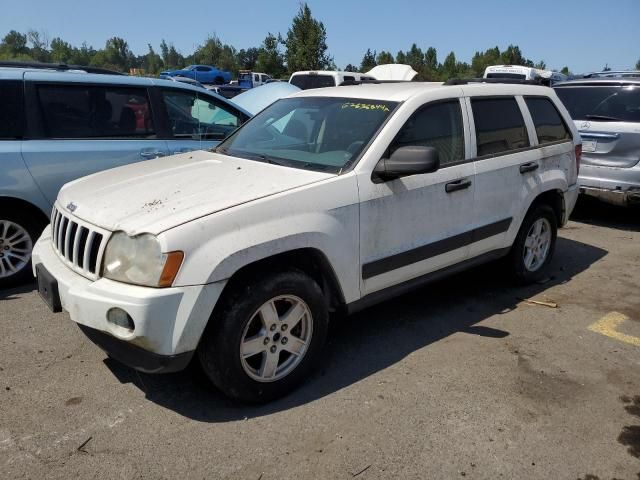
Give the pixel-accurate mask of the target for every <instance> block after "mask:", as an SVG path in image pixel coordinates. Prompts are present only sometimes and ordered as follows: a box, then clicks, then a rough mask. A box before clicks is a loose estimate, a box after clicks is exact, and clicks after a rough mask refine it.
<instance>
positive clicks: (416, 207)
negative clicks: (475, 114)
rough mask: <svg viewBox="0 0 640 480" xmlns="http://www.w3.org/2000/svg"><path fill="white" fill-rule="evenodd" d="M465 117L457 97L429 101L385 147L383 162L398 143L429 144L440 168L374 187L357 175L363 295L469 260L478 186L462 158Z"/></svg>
mask: <svg viewBox="0 0 640 480" xmlns="http://www.w3.org/2000/svg"><path fill="white" fill-rule="evenodd" d="M463 112H464V106H463V105H462V104H461V103H460V101H459V100H458V99H453V100H445V101H441V102H433V103H430V104H426V105H424V106H423V107H421V108H419V109H418V110H417V111H416V112H415V113H414V114H413V115H412V116H411V117H410V118H409V120H408V121H407V122H406V123H405V125H404V126H403V127H402V129H401V130H400V132H399V133H398V135H397V136H396V138H395V139H394V140H393V141H392V142H391V145H390V146H389V148H388V152H387V154H386V156H387V157H388V156H389V155H391V153H392V152H393V150H394V149H395V148H399V147H403V146H411V145H422V146H430V147H433V148H435V149H436V150H438V152H439V157H440V162H441V168H440V169H439V170H438V171H436V172H433V173H428V174H423V175H413V176H409V177H404V178H399V179H396V180H392V181H388V182H386V183H379V184H375V183H373V182H372V180H371V177H370V173H368V172H364V173H362V174H359V176H358V182H359V189H360V198H361V204H360V261H361V263H362V272H361V273H362V287H361V290H362V294H363V295H367V294H369V293H372V292H375V291H378V290H381V289H383V288H386V287H390V286H393V285H397V284H400V283H402V282H405V281H408V280H411V279H413V278H416V277H419V276H421V275H425V274H427V273H430V272H433V271H435V270H438V269H440V268H443V267H446V266H449V265H452V264H455V263H458V262H460V261H462V260H464V259H466V258H467V254H468V250H469V243H470V238H471V232H470V225H471V223H472V220H473V203H474V201H473V200H474V191H475V182H474V166H473V163H472V162H466V161H465V145H466V144H467V142H466V138H468V125H467V124H466V122H465V121H464V118H465V115H464V114H463ZM465 132H467V135H465Z"/></svg>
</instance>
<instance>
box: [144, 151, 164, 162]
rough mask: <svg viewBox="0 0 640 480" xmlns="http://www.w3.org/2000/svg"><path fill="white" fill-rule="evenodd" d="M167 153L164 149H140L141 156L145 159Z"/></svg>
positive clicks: (162, 155)
mask: <svg viewBox="0 0 640 480" xmlns="http://www.w3.org/2000/svg"><path fill="white" fill-rule="evenodd" d="M164 155H165V153H164V152H163V151H162V150H140V156H141V157H142V158H145V159H147V160H148V159H152V158H158V157H164Z"/></svg>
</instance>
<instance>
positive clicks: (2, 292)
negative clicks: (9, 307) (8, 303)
mask: <svg viewBox="0 0 640 480" xmlns="http://www.w3.org/2000/svg"><path fill="white" fill-rule="evenodd" d="M36 287H37V285H36V282H35V280H34V281H33V282H29V283H26V284H24V285H20V286H18V287H13V288H6V289H0V300H17V299H19V298H20V295H23V294H25V293H29V292H32V291H34V290H35V289H36Z"/></svg>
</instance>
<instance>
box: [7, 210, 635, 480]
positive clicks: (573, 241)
mask: <svg viewBox="0 0 640 480" xmlns="http://www.w3.org/2000/svg"><path fill="white" fill-rule="evenodd" d="M639 285H640V211H638V210H623V209H619V208H613V207H607V206H604V205H601V204H598V203H597V202H589V201H584V200H581V201H580V202H579V206H578V210H577V212H576V213H575V214H574V218H573V220H572V221H571V222H570V223H569V225H568V227H567V228H565V229H563V230H562V231H561V233H560V237H559V240H558V245H557V250H556V256H555V259H554V262H553V264H552V269H551V276H550V278H549V279H548V281H546V282H545V283H542V284H536V285H534V286H529V287H514V286H512V285H511V284H510V283H509V282H508V281H507V280H505V279H503V278H501V276H500V275H499V270H498V269H497V268H496V265H488V266H485V267H482V268H480V269H476V270H473V271H470V272H467V273H464V274H461V275H458V276H456V277H453V278H450V279H448V280H445V281H443V282H440V283H437V284H433V285H430V286H428V287H426V288H424V289H422V290H419V291H417V292H415V293H413V294H409V295H405V296H403V297H400V298H397V299H395V300H392V301H389V302H386V303H384V304H381V305H379V306H377V307H375V308H372V309H370V310H367V311H364V312H361V313H360V314H357V315H355V316H352V317H349V318H344V319H339V320H338V321H336V322H334V325H333V326H332V329H331V334H330V340H329V344H328V346H327V348H326V355H325V359H324V364H323V365H322V366H321V368H320V369H319V370H318V371H317V373H316V374H314V375H313V376H312V378H310V379H309V381H308V382H307V383H306V384H305V385H304V386H303V387H302V388H301V389H299V390H298V391H296V392H295V393H293V394H292V395H290V396H288V397H287V398H285V399H282V400H280V401H277V402H275V403H272V404H269V405H266V406H260V407H256V406H251V407H247V406H242V405H236V404H233V403H231V402H229V401H228V400H226V399H225V398H224V397H222V396H221V395H220V394H219V393H217V392H216V391H215V390H213V389H212V388H210V387H209V386H208V385H207V384H206V382H205V381H204V379H203V377H202V374H201V373H200V372H199V371H198V369H197V368H191V369H190V370H188V371H186V372H182V373H179V374H171V375H164V376H151V375H145V374H139V373H137V372H135V371H132V370H130V369H128V368H126V367H124V366H121V365H119V364H117V363H115V362H112V361H110V360H108V359H107V358H106V356H105V355H104V354H103V353H102V352H101V351H100V350H99V349H98V348H97V347H95V346H94V345H93V344H91V343H90V342H89V341H88V340H87V339H86V338H85V337H84V336H83V334H82V333H81V332H80V330H79V329H78V328H77V327H76V326H75V324H74V323H73V322H71V321H70V320H69V318H68V316H67V315H66V314H58V315H54V314H52V313H50V311H49V310H48V309H47V307H46V306H45V304H44V303H43V302H42V301H41V300H40V299H39V298H38V296H37V294H36V292H34V291H33V286H28V287H23V288H19V289H14V290H8V291H0V322H1V324H2V328H3V335H2V336H1V338H0V408H1V411H0V413H1V416H0V478H2V479H13V478H34V479H35V478H37V479H40V478H60V479H69V478H82V479H89V478H127V479H128V478H153V479H161V478H177V477H180V478H183V479H186V478H203V479H204V478H206V479H217V478H230V479H236V478H237V479H252V480H258V479H262V480H268V479H301V478H319V479H325V478H327V479H328V478H335V479H351V478H358V479H375V478H403V479H404V478H406V479H414V478H415V479H424V478H460V477H466V478H487V479H495V478H518V479H528V478H536V479H537V478H545V479H584V480H586V479H590V480H596V479H600V480H605V479H607V480H610V479H614V478H615V479H630V480H638V479H640V473H638V472H640V368H639V366H640V289H639V288H638V287H639ZM528 299H533V300H539V301H543V302H548V303H552V304H553V303H555V304H557V308H552V307H551V306H546V305H541V304H531V303H527V302H526V300H528ZM603 318H604V320H602V323H601V325H604V327H602V328H600V330H601V331H600V332H596V331H592V330H589V327H590V326H592V325H593V324H596V323H597V322H599V321H601V319H603ZM612 318H615V319H618V323H617V325H614V326H613V327H612V326H611V322H609V321H608V320H607V319H612ZM607 325H608V326H607ZM634 339H635V340H634ZM636 341H637V342H638V343H634V342H636Z"/></svg>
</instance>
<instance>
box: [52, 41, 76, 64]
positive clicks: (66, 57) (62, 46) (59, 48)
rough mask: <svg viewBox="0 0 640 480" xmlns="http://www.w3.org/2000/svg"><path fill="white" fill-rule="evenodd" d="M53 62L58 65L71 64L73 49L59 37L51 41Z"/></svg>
mask: <svg viewBox="0 0 640 480" xmlns="http://www.w3.org/2000/svg"><path fill="white" fill-rule="evenodd" d="M50 48H51V61H52V62H56V63H71V58H72V57H73V47H72V46H71V44H70V43H67V42H65V41H64V40H62V39H61V38H59V37H56V38H54V39H53V40H51V43H50Z"/></svg>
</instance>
